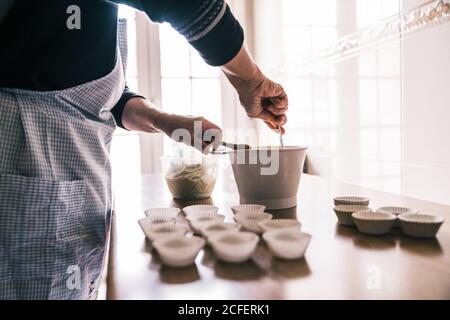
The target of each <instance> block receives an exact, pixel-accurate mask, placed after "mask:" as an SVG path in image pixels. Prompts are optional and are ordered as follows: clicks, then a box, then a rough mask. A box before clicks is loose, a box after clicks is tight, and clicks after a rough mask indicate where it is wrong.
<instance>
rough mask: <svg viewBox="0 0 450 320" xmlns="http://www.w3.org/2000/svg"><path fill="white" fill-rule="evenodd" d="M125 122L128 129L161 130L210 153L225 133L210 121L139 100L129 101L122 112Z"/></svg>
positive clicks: (178, 140)
mask: <svg viewBox="0 0 450 320" xmlns="http://www.w3.org/2000/svg"><path fill="white" fill-rule="evenodd" d="M122 123H123V125H124V126H125V128H127V129H129V130H135V131H143V132H159V131H162V132H164V133H165V134H167V135H168V136H169V137H170V138H172V139H173V140H175V141H177V142H183V143H185V144H187V145H190V146H193V147H195V148H197V149H198V150H200V151H208V150H209V149H210V147H212V143H211V142H212V141H219V140H221V139H222V130H221V129H220V128H219V126H217V125H215V124H214V123H212V122H210V121H208V120H207V119H205V118H203V117H193V116H183V115H176V114H170V113H166V112H163V111H162V110H161V109H158V108H157V107H155V106H154V105H152V104H151V103H150V102H149V101H148V100H146V99H143V98H140V97H137V98H132V99H130V100H128V102H127V103H126V105H125V107H124V110H123V114H122Z"/></svg>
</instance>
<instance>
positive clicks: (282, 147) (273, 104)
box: [266, 99, 284, 149]
mask: <svg viewBox="0 0 450 320" xmlns="http://www.w3.org/2000/svg"><path fill="white" fill-rule="evenodd" d="M266 101H267V102H268V103H270V104H271V105H272V106H274V107H275V103H273V101H272V99H266ZM278 135H279V137H280V146H281V149H284V141H283V133H282V132H281V125H278Z"/></svg>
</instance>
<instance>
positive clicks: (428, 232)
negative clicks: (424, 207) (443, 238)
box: [398, 213, 444, 238]
mask: <svg viewBox="0 0 450 320" xmlns="http://www.w3.org/2000/svg"><path fill="white" fill-rule="evenodd" d="M398 219H399V220H400V225H401V227H402V229H403V232H404V233H406V234H407V235H409V236H411V237H418V238H433V237H435V236H436V234H437V232H438V231H439V228H440V227H441V225H442V224H443V223H444V218H442V217H440V216H438V215H436V214H432V213H404V214H401V215H399V216H398Z"/></svg>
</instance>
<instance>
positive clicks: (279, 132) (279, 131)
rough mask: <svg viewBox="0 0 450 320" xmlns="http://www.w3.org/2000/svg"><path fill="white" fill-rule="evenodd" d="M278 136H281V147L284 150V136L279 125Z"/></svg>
mask: <svg viewBox="0 0 450 320" xmlns="http://www.w3.org/2000/svg"><path fill="white" fill-rule="evenodd" d="M278 134H279V135H280V145H281V149H284V142H283V134H282V132H281V125H278Z"/></svg>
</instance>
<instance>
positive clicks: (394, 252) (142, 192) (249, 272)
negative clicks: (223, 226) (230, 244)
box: [107, 172, 450, 300]
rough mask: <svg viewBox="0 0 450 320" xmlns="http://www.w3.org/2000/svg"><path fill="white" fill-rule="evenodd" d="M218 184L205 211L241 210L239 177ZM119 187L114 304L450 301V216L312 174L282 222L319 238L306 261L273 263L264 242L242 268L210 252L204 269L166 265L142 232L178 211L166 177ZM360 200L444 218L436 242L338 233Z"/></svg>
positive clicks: (111, 268)
mask: <svg viewBox="0 0 450 320" xmlns="http://www.w3.org/2000/svg"><path fill="white" fill-rule="evenodd" d="M224 175H225V176H224V177H220V178H219V180H218V181H217V185H216V188H215V190H214V193H213V196H212V197H211V198H210V199H207V200H203V201H201V202H200V203H213V204H215V205H217V206H218V207H220V211H219V212H221V213H223V214H225V215H226V220H231V216H232V213H231V210H230V209H229V207H230V206H231V205H233V204H237V203H238V202H239V197H238V194H237V189H236V185H235V182H234V179H233V178H232V176H231V174H230V172H228V173H227V174H224ZM123 180H124V181H120V182H119V183H120V184H117V186H116V209H115V211H116V214H115V220H114V224H113V231H112V237H111V247H110V259H109V265H108V275H107V285H108V287H107V298H108V299H152V300H153V299H450V226H449V225H450V207H448V206H444V205H439V204H435V203H430V202H426V201H421V200H416V199H411V198H406V197H401V196H398V195H392V194H387V193H382V192H377V191H373V190H367V189H363V188H359V187H356V186H352V185H347V184H342V183H336V182H331V181H328V180H326V179H323V178H319V177H314V176H309V175H303V176H302V179H301V182H300V190H299V198H298V207H296V208H293V209H290V210H284V211H282V212H276V213H275V215H274V217H280V218H281V217H297V218H298V220H299V221H300V222H301V223H302V230H303V231H305V232H308V233H310V234H312V236H313V238H312V240H311V243H310V246H309V248H308V250H307V252H306V255H305V258H304V259H302V260H299V261H292V262H288V261H282V260H278V259H276V258H272V257H271V256H270V253H269V252H268V250H267V248H266V247H265V245H264V244H263V243H260V245H259V246H258V249H257V251H256V252H255V254H254V255H253V257H252V260H250V261H249V262H246V263H244V264H241V265H232V264H226V263H222V262H220V261H216V258H215V257H214V254H213V253H212V252H211V251H210V250H209V249H205V250H203V251H201V252H200V254H199V255H198V257H197V260H196V265H195V266H192V267H189V268H185V269H174V268H169V267H166V266H161V264H160V260H159V258H158V256H157V254H152V252H151V250H150V248H149V245H148V244H147V243H146V241H145V237H144V235H143V233H142V231H141V229H140V227H139V225H138V224H137V220H138V219H140V218H142V217H144V214H143V211H144V209H146V208H150V207H161V206H163V207H164V206H176V207H183V206H185V205H188V204H191V203H187V202H183V203H182V202H175V201H173V200H172V197H171V196H170V193H169V191H168V189H167V187H166V185H165V181H164V179H163V176H162V175H148V176H142V177H140V178H135V179H132V178H130V179H127V178H125V179H123ZM346 194H360V195H366V196H368V197H370V199H371V207H373V208H376V207H379V206H383V205H403V206H410V207H416V208H418V209H419V210H426V211H430V212H435V213H438V214H440V215H442V216H443V217H444V218H445V219H446V221H445V223H444V224H443V225H442V227H441V229H440V231H439V233H438V237H437V238H436V239H428V240H418V239H414V238H410V237H408V236H405V235H402V234H401V232H400V231H396V232H394V233H392V234H390V235H385V236H379V237H374V236H368V235H363V234H360V233H358V231H357V230H356V229H355V228H352V227H340V226H338V225H337V219H336V216H335V214H334V212H333V210H332V207H333V204H332V199H333V197H334V196H336V195H346Z"/></svg>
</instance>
